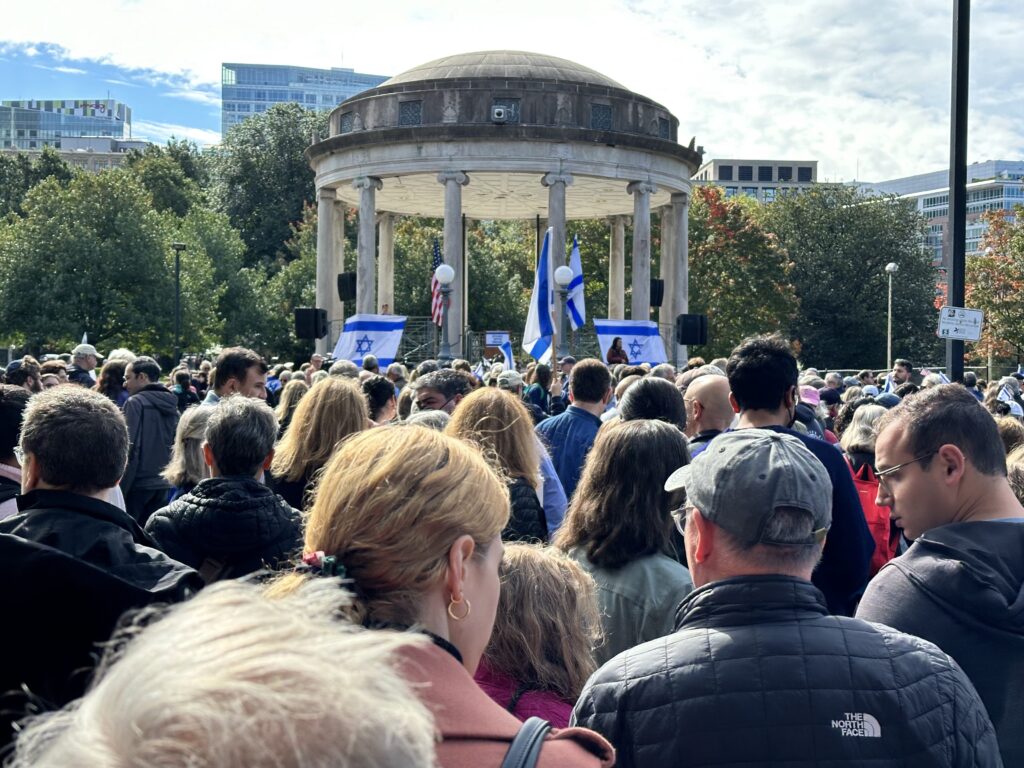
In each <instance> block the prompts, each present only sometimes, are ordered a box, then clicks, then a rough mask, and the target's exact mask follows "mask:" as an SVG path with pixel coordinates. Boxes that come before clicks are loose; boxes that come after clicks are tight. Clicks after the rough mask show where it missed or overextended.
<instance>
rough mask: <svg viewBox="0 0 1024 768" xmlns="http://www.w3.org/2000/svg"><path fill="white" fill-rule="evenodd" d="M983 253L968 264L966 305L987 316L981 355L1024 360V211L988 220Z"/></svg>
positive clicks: (995, 214)
mask: <svg viewBox="0 0 1024 768" xmlns="http://www.w3.org/2000/svg"><path fill="white" fill-rule="evenodd" d="M985 220H986V221H987V222H988V229H987V230H986V232H985V235H984V236H983V237H982V240H981V247H980V249H979V250H980V253H979V254H978V255H976V256H970V257H968V259H967V265H966V268H967V280H966V304H967V306H968V307H971V308H972V309H980V310H982V311H984V313H985V325H984V327H983V330H982V336H981V341H980V342H978V343H977V344H975V345H972V346H973V351H974V352H975V353H976V354H979V355H982V356H987V355H989V354H991V355H992V357H994V358H996V359H999V358H1003V359H1006V358H1013V359H1014V360H1015V361H1016V362H1017V363H1019V362H1020V360H1021V358H1022V357H1024V302H1022V301H1021V294H1022V292H1024V207H1022V206H1016V208H1015V209H1014V211H1013V212H1012V213H1011V212H1009V211H991V212H989V213H986V214H985Z"/></svg>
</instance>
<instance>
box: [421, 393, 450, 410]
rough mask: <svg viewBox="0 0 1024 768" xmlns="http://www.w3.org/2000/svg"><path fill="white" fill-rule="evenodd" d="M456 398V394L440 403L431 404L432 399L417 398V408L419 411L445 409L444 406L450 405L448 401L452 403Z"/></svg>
mask: <svg viewBox="0 0 1024 768" xmlns="http://www.w3.org/2000/svg"><path fill="white" fill-rule="evenodd" d="M454 399H455V395H452V396H451V397H449V398H448V399H447V400H445V401H444V402H443V403H441V404H440V405H431V404H430V403H431V401H430V400H429V399H428V400H417V401H416V410H417V411H443V410H444V407H445V406H446V405H448V403H450V402H451V401H452V400H454Z"/></svg>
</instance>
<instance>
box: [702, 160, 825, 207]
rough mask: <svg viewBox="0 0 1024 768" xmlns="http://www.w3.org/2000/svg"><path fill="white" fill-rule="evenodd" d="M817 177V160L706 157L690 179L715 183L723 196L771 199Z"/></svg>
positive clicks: (799, 188) (803, 186) (801, 187)
mask: <svg viewBox="0 0 1024 768" xmlns="http://www.w3.org/2000/svg"><path fill="white" fill-rule="evenodd" d="M755 179H756V181H755ZM817 179H818V161H817V160H736V159H729V160H709V161H707V162H706V163H704V165H702V166H701V167H700V168H698V169H697V173H695V174H694V176H693V178H692V179H691V181H693V182H694V183H695V184H717V185H718V186H720V187H722V188H723V189H724V190H725V196H726V197H734V196H736V195H746V196H747V197H752V198H754V199H755V200H757V201H759V202H762V203H771V202H774V201H775V200H776V199H777V198H780V197H785V196H786V195H795V194H798V193H800V192H801V191H803V190H805V189H807V188H808V187H810V186H811V185H812V184H815V183H816V182H817ZM737 182H741V183H737Z"/></svg>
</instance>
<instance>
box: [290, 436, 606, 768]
mask: <svg viewBox="0 0 1024 768" xmlns="http://www.w3.org/2000/svg"><path fill="white" fill-rule="evenodd" d="M508 517H509V498H508V491H507V490H506V488H505V484H504V482H502V480H501V479H500V478H499V477H498V475H497V474H496V473H495V472H494V471H493V470H492V469H491V468H490V467H489V465H488V464H487V462H486V461H485V460H484V459H483V457H482V456H481V454H480V452H479V450H478V449H477V448H475V447H474V446H471V445H468V444H466V443H463V442H462V441H460V440H456V439H454V438H452V437H448V436H446V435H443V434H441V433H439V432H435V431H433V430H428V429H425V428H422V427H416V426H406V427H383V428H380V429H374V430H369V431H366V432H361V433H359V434H357V435H353V436H352V437H350V438H349V439H347V440H346V441H345V442H344V443H342V444H341V446H340V447H339V448H338V450H337V452H336V453H335V455H334V456H333V457H332V458H331V460H330V461H329V462H328V463H327V465H326V466H325V467H324V469H323V472H322V474H321V476H320V481H319V485H318V489H317V494H316V499H315V501H314V503H313V506H312V509H311V510H310V512H309V519H308V521H307V526H306V536H305V546H304V556H303V560H304V561H305V562H306V564H307V565H309V566H310V573H311V574H315V575H309V574H291V575H289V576H286V577H284V578H282V579H281V580H280V581H278V582H277V583H276V584H274V585H272V586H271V587H270V592H271V594H272V595H273V594H282V593H290V592H292V591H294V590H295V589H296V588H298V586H299V585H301V584H302V582H303V580H304V579H308V578H337V579H340V580H341V583H342V584H343V585H345V586H346V587H348V588H349V589H350V590H351V592H352V593H353V595H354V598H353V601H352V607H351V608H350V609H348V615H349V618H351V619H352V620H353V621H355V622H356V623H359V624H362V625H364V626H366V627H370V628H389V629H396V628H401V629H409V630H410V631H420V632H425V633H426V634H427V635H428V636H430V638H431V639H432V640H433V643H432V644H430V645H429V646H427V647H425V648H422V649H410V650H409V651H407V652H406V653H405V654H404V662H403V665H402V671H403V674H404V675H405V677H406V678H407V679H408V680H409V681H410V682H412V683H413V684H414V686H413V687H414V688H415V690H416V691H417V692H418V694H419V696H420V698H421V699H422V701H423V702H424V703H425V704H427V706H428V707H429V708H430V710H431V711H432V712H433V714H434V717H435V719H436V723H437V728H438V731H439V736H440V742H439V744H438V747H437V758H438V764H439V765H440V766H442V768H461V767H462V766H466V767H467V768H468V766H480V767H481V768H488V766H494V768H497V767H498V766H500V765H501V763H502V760H503V759H504V756H505V753H506V751H507V749H508V746H509V744H510V743H511V742H512V740H513V739H514V738H515V736H516V734H517V733H518V731H519V728H520V726H521V723H520V722H519V721H518V720H517V719H516V718H515V717H514V716H513V715H512V714H510V713H509V712H506V711H505V710H504V709H502V708H501V707H500V706H499V705H498V704H496V703H495V702H494V701H492V700H491V699H490V698H489V697H488V696H487V695H486V694H485V693H484V692H483V691H482V690H480V688H479V687H478V686H477V685H476V683H475V682H474V681H473V677H472V675H473V673H474V672H475V671H476V669H477V666H478V664H479V662H480V658H481V656H482V655H483V652H484V649H485V648H486V647H487V644H488V642H489V640H490V636H491V630H492V629H493V627H494V620H495V614H496V611H497V608H498V596H499V591H500V580H499V576H498V569H499V565H500V563H501V557H502V543H501V538H500V534H501V531H502V529H503V528H504V527H505V525H506V523H507V522H508ZM339 663H344V660H343V659H342V660H339ZM613 754H614V753H613V751H612V749H611V745H609V744H608V742H606V741H605V740H604V739H603V738H601V737H600V736H598V735H597V734H595V733H593V732H591V731H587V730H585V729H579V728H568V729H565V730H561V731H557V730H556V731H551V732H550V734H549V736H548V738H547V740H546V741H545V743H544V747H543V749H542V750H541V757H540V762H539V765H540V766H547V767H550V768H553V767H554V766H568V767H569V768H574V767H575V766H599V765H603V766H609V765H611V764H612V761H613Z"/></svg>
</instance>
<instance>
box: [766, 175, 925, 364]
mask: <svg viewBox="0 0 1024 768" xmlns="http://www.w3.org/2000/svg"><path fill="white" fill-rule="evenodd" d="M765 223H766V226H767V228H768V229H769V230H770V231H771V232H773V233H774V234H775V235H776V236H777V237H778V242H779V245H780V246H782V247H783V248H784V249H785V251H786V253H788V255H789V259H790V260H791V261H792V263H793V271H792V280H793V284H794V286H795V287H796V294H797V297H798V298H799V300H800V303H799V307H798V311H797V314H796V316H795V318H794V320H793V323H792V325H791V326H790V328H791V335H792V336H793V338H794V339H795V340H797V341H798V342H799V344H800V345H801V348H802V351H801V358H802V359H803V360H804V361H806V362H808V363H811V364H817V365H819V366H827V367H830V368H870V367H882V366H884V365H885V363H886V360H885V350H886V316H887V290H888V282H887V275H886V272H885V265H886V264H887V263H889V262H895V263H896V264H898V265H899V272H898V273H897V275H896V278H895V280H894V291H893V354H894V355H895V356H897V357H906V358H909V359H911V360H913V361H915V363H916V362H918V361H920V363H922V364H924V363H927V362H929V361H930V360H934V359H937V354H938V347H939V345H938V341H937V339H936V337H935V325H936V322H937V316H936V312H935V308H934V300H935V286H936V270H935V267H934V266H933V265H932V261H931V256H930V255H929V254H927V253H926V252H925V250H924V248H923V247H922V245H923V237H924V231H923V227H924V224H923V220H922V219H921V217H920V216H919V215H918V214H917V212H916V211H915V210H914V207H913V204H912V203H909V202H907V201H904V200H898V199H896V198H894V197H867V196H864V195H861V194H859V193H858V192H857V191H856V190H855V189H854V188H852V187H846V186H840V185H826V184H820V185H817V186H815V187H814V188H812V189H811V190H809V191H807V192H805V193H803V194H801V195H796V196H790V197H783V198H780V199H779V200H777V201H776V202H775V203H773V204H771V205H769V206H767V207H766V209H765Z"/></svg>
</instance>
